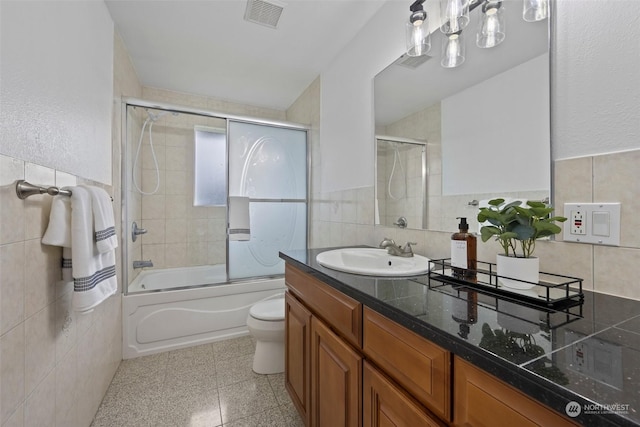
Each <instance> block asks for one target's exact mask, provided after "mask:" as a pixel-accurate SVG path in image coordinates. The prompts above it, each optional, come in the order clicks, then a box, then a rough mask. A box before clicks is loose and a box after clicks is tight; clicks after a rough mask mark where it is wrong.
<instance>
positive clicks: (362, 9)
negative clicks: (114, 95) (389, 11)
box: [105, 0, 385, 109]
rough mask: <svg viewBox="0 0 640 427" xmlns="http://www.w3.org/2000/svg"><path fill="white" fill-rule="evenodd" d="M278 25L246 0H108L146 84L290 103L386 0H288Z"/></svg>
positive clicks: (244, 99)
mask: <svg viewBox="0 0 640 427" xmlns="http://www.w3.org/2000/svg"><path fill="white" fill-rule="evenodd" d="M285 1H286V3H285V7H284V10H283V12H282V16H281V18H280V21H279V25H278V28H277V29H272V28H268V27H265V26H262V25H258V24H255V23H250V22H247V21H245V20H244V13H245V8H246V1H245V0H199V1H196V0H105V3H106V5H107V8H108V9H109V11H110V13H111V16H112V18H113V21H114V23H115V26H116V30H117V31H118V32H119V34H120V35H121V36H122V38H123V40H124V44H125V45H126V47H127V50H128V52H129V54H130V56H131V60H132V62H133V66H134V67H135V69H136V72H137V74H138V78H139V79H140V82H141V83H142V85H144V86H150V87H158V88H164V89H169V90H174V91H179V92H187V93H193V94H199V95H208V96H213V97H216V98H221V99H226V100H230V101H235V102H240V103H245V104H251V105H257V106H264V107H271V108H277V109H286V108H288V107H289V106H290V105H291V104H292V103H293V102H294V101H295V100H296V98H297V97H298V96H299V95H300V94H301V93H302V91H304V90H305V89H306V88H307V87H308V85H309V84H310V83H311V82H312V81H313V80H314V79H315V78H316V77H317V76H318V75H319V74H320V73H321V72H322V71H323V70H325V69H326V68H327V67H328V65H329V64H330V63H331V61H332V60H333V58H335V57H336V55H337V54H338V53H339V52H340V51H341V49H342V48H343V47H344V46H345V45H346V44H347V43H348V42H349V41H350V40H351V39H352V38H353V37H354V36H355V35H356V33H357V32H358V31H359V30H360V29H361V28H362V26H363V25H364V24H365V23H366V22H367V21H368V20H369V19H370V18H371V17H372V16H373V15H374V14H375V12H376V11H377V10H378V9H379V8H380V7H381V6H382V4H383V3H384V1H385V0H285Z"/></svg>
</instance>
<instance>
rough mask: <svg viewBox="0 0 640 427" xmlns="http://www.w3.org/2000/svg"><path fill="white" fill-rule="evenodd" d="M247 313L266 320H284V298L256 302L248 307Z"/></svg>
mask: <svg viewBox="0 0 640 427" xmlns="http://www.w3.org/2000/svg"><path fill="white" fill-rule="evenodd" d="M249 315H250V316H251V317H253V318H254V319H258V320H264V321H268V322H273V321H280V320H284V298H276V299H270V300H267V301H261V302H259V303H256V304H254V305H253V306H251V308H250V309H249Z"/></svg>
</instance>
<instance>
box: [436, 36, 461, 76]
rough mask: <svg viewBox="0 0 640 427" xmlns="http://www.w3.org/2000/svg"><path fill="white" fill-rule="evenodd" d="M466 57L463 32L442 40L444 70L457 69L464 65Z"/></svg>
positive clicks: (441, 62)
mask: <svg viewBox="0 0 640 427" xmlns="http://www.w3.org/2000/svg"><path fill="white" fill-rule="evenodd" d="M464 57H465V47H464V37H463V35H462V30H460V31H458V32H456V33H453V34H449V35H446V36H445V37H443V38H442V60H441V61H440V65H442V66H443V67H444V68H455V67H459V66H460V65H462V63H463V62H464Z"/></svg>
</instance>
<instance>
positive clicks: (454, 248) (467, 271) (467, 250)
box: [451, 217, 477, 279]
mask: <svg viewBox="0 0 640 427" xmlns="http://www.w3.org/2000/svg"><path fill="white" fill-rule="evenodd" d="M457 219H459V220H460V224H458V229H459V231H458V232H457V233H453V234H452V235H451V267H452V270H453V276H454V277H458V278H463V279H474V278H475V277H476V270H477V259H476V253H477V239H476V236H475V235H473V234H471V233H469V224H468V223H467V218H463V217H458V218H457Z"/></svg>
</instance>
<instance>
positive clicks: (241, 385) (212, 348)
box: [92, 336, 303, 427]
mask: <svg viewBox="0 0 640 427" xmlns="http://www.w3.org/2000/svg"><path fill="white" fill-rule="evenodd" d="M254 349H255V344H254V342H253V340H252V339H251V338H250V337H249V336H246V337H241V338H234V339H231V340H225V341H218V342H215V343H212V344H206V345H201V346H197V347H191V348H186V349H182V350H175V351H169V352H166V353H160V354H155V355H151V356H145V357H140V358H137V359H130V360H123V361H122V363H121V364H120V367H119V368H118V371H117V372H116V375H115V377H114V378H113V381H112V382H111V385H110V386H109V389H108V390H107V393H106V394H105V396H104V399H103V400H102V404H101V405H100V408H99V409H98V412H97V413H96V416H95V418H94V420H93V423H92V427H127V426H132V427H134V426H135V427H160V426H167V427H169V426H170V427H182V426H184V427H205V426H206V427H217V426H224V427H227V426H228V427H240V426H246V427H258V426H273V427H289V426H292V427H294V426H303V423H302V420H301V419H300V417H299V415H298V413H297V411H296V409H295V407H294V406H293V403H292V402H291V399H290V398H289V395H288V394H287V392H286V390H285V388H284V374H275V375H258V374H256V373H254V372H253V371H252V369H251V365H252V363H253V352H254Z"/></svg>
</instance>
